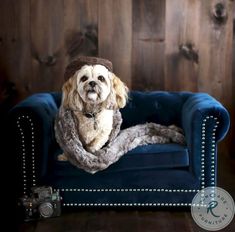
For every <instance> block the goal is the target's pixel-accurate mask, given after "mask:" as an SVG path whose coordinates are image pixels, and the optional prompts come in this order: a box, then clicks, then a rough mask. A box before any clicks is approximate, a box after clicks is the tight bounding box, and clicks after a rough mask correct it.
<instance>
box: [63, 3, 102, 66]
mask: <svg viewBox="0 0 235 232" xmlns="http://www.w3.org/2000/svg"><path fill="white" fill-rule="evenodd" d="M64 36H65V38H64V39H65V44H64V46H65V47H64V48H65V56H66V57H65V58H66V63H68V62H69V61H71V60H72V59H74V58H76V57H77V56H78V55H92V56H97V55H98V0H66V1H65V0H64Z"/></svg>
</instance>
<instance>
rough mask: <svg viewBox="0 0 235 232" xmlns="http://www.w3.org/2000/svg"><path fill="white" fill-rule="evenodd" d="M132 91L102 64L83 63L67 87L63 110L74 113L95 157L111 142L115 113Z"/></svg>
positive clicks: (60, 156) (84, 140)
mask: <svg viewBox="0 0 235 232" xmlns="http://www.w3.org/2000/svg"><path fill="white" fill-rule="evenodd" d="M99 61H100V60H99ZM83 63H84V65H81V64H83ZM80 66H81V67H80ZM128 91H129V89H128V87H127V86H126V84H125V83H124V82H122V81H121V80H120V79H119V78H118V77H117V76H116V75H115V74H114V73H113V72H112V68H110V66H109V65H105V63H103V62H102V60H101V62H93V61H91V62H90V60H88V62H80V63H79V70H77V71H76V72H75V73H74V74H73V75H72V76H71V77H70V78H69V79H68V80H67V81H66V82H65V83H64V85H63V87H62V103H61V104H62V107H64V108H65V109H70V110H72V111H73V113H74V116H75V119H76V122H77V123H76V125H77V132H78V134H79V138H80V140H81V142H82V144H83V147H84V148H85V149H86V150H87V151H89V152H91V153H94V152H96V151H98V150H99V149H101V148H102V147H103V146H104V145H105V144H106V143H107V142H108V140H109V137H110V134H111V131H112V128H113V117H114V113H115V111H116V110H119V109H120V108H123V107H124V106H125V105H126V103H127V99H128ZM58 160H60V161H64V160H67V158H66V154H62V155H59V156H58Z"/></svg>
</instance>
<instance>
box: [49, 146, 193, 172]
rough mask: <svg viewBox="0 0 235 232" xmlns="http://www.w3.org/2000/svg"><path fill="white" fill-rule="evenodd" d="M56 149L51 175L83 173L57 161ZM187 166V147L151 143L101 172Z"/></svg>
mask: <svg viewBox="0 0 235 232" xmlns="http://www.w3.org/2000/svg"><path fill="white" fill-rule="evenodd" d="M58 154H61V151H58V150H57V151H56V153H55V162H54V165H53V166H54V167H53V169H52V172H53V173H52V174H53V175H56V176H57V175H59V176H74V175H76V176H77V175H81V174H84V172H85V171H83V170H82V169H79V168H77V167H75V166H73V165H71V164H70V163H69V162H68V161H58V160H57V155H58ZM188 166H189V155H188V150H187V147H184V146H181V145H178V144H153V145H145V146H139V147H137V148H135V149H133V150H131V151H129V152H128V153H127V154H125V155H124V156H123V157H122V158H121V159H120V160H119V161H117V162H116V163H114V164H112V165H111V166H110V167H108V168H107V169H106V170H104V171H101V172H103V173H108V172H123V171H137V170H146V169H162V168H178V167H188Z"/></svg>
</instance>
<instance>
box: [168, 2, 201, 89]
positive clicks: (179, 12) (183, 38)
mask: <svg viewBox="0 0 235 232" xmlns="http://www.w3.org/2000/svg"><path fill="white" fill-rule="evenodd" d="M199 5H200V1H198V0H191V1H188V0H175V1H171V0H166V29H165V30H166V46H165V90H171V91H172V90H173V91H182V90H187V91H197V77H198V57H197V53H198V51H197V50H198V33H199V28H200V24H199V17H200V14H199ZM190 51H191V53H192V54H191V53H190ZM193 52H194V53H193ZM194 54H195V55H194Z"/></svg>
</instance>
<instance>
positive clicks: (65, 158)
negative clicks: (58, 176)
mask: <svg viewBox="0 0 235 232" xmlns="http://www.w3.org/2000/svg"><path fill="white" fill-rule="evenodd" d="M57 160H58V161H67V160H68V158H67V156H66V154H64V153H63V154H60V155H58V156H57Z"/></svg>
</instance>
